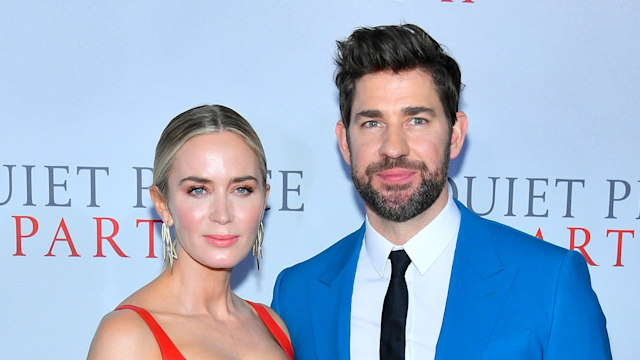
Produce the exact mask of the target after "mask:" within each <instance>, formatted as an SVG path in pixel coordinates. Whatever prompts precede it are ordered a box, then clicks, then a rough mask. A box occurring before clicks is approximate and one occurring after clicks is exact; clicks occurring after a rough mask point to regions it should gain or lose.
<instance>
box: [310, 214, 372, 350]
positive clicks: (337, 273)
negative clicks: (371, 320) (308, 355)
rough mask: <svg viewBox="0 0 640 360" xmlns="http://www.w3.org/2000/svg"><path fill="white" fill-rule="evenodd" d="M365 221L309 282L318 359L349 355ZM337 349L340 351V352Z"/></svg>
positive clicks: (342, 242)
mask: <svg viewBox="0 0 640 360" xmlns="http://www.w3.org/2000/svg"><path fill="white" fill-rule="evenodd" d="M364 228H365V227H364V224H363V225H362V227H361V228H360V229H359V230H358V231H356V232H354V233H352V234H351V235H349V236H348V237H347V238H345V239H344V240H343V241H341V243H340V248H339V249H336V251H335V252H334V257H333V259H332V260H331V261H329V262H328V263H327V266H326V268H325V269H324V271H323V272H322V273H321V275H320V276H319V278H318V279H317V281H313V282H311V283H309V294H310V295H311V296H310V300H309V301H310V302H311V307H310V309H312V310H311V311H312V314H311V321H312V328H313V336H314V342H315V344H318V347H317V348H316V351H317V356H318V359H349V357H350V349H349V347H350V346H349V345H350V338H351V297H352V295H353V281H354V278H355V274H356V266H357V264H358V256H359V254H360V248H361V246H362V239H363V236H364ZM336 349H337V354H336V352H335V351H336Z"/></svg>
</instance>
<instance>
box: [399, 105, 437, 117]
mask: <svg viewBox="0 0 640 360" xmlns="http://www.w3.org/2000/svg"><path fill="white" fill-rule="evenodd" d="M425 112H426V113H429V114H431V115H433V116H435V115H436V112H435V110H433V109H432V108H428V107H425V106H409V107H406V108H404V109H402V113H403V114H405V115H409V116H412V115H418V114H421V113H425Z"/></svg>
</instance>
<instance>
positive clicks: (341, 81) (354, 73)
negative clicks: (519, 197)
mask: <svg viewBox="0 0 640 360" xmlns="http://www.w3.org/2000/svg"><path fill="white" fill-rule="evenodd" d="M336 63H337V66H338V71H337V73H336V84H337V86H338V89H339V91H340V110H341V117H342V119H341V121H339V122H338V123H337V124H336V135H337V137H338V144H339V147H340V151H341V152H342V155H343V157H344V160H345V161H346V162H347V163H348V164H349V165H350V167H351V175H352V178H353V182H354V185H355V187H356V189H357V190H358V192H359V193H360V195H361V197H362V198H363V200H364V202H365V210H366V215H367V216H366V221H365V223H364V224H363V225H362V227H361V228H360V229H359V230H357V231H356V232H354V233H353V234H351V235H349V236H347V237H345V238H344V239H342V240H341V241H339V242H338V243H336V244H334V245H333V246H331V247H330V248H328V249H327V250H325V251H324V252H322V253H321V254H319V255H317V256H315V257H314V258H312V259H310V260H308V261H305V262H303V263H301V264H298V265H296V266H293V267H291V268H289V269H286V270H284V271H283V272H282V273H281V274H280V275H279V276H278V279H277V281H276V285H275V289H274V295H273V303H272V307H273V308H274V309H275V310H276V311H277V312H278V313H279V314H280V315H281V316H282V318H283V319H284V321H285V322H286V324H287V326H288V327H289V331H290V333H291V338H292V341H293V347H294V349H295V352H296V359H298V360H305V359H349V358H351V359H375V358H381V359H396V358H397V359H405V358H406V359H434V358H435V359H465V360H466V359H608V358H611V353H610V347H609V340H608V336H607V331H606V324H605V318H604V315H603V313H602V310H601V308H600V305H599V303H598V300H597V297H596V295H595V294H594V292H593V290H592V289H591V284H590V279H589V273H588V269H587V266H586V263H585V261H584V259H583V258H582V257H581V256H580V254H578V253H577V252H572V251H568V250H566V249H562V248H560V247H557V246H555V245H552V244H549V243H546V242H544V241H542V240H540V239H537V238H534V237H531V236H529V235H526V234H524V233H521V232H518V231H517V230H514V229H512V228H509V227H507V226H504V225H501V224H498V223H495V222H491V221H488V220H485V219H482V218H480V217H478V216H476V215H475V214H473V213H472V212H470V211H469V210H468V209H467V208H465V207H464V206H463V205H462V204H460V203H459V202H457V201H456V200H454V199H453V198H452V197H451V194H450V192H449V191H448V188H447V177H448V175H447V173H448V165H449V160H450V159H453V158H455V157H456V156H458V154H460V150H461V148H462V145H463V143H464V139H465V134H466V131H467V117H466V115H465V114H464V113H463V112H462V111H459V110H458V100H459V94H460V70H459V68H458V65H457V64H456V62H455V61H454V60H453V59H452V58H451V57H449V56H448V55H447V54H445V53H444V51H443V50H442V48H441V47H440V45H439V44H438V43H437V42H436V41H435V40H433V39H432V38H431V37H430V36H429V35H428V34H427V33H426V32H424V31H423V30H422V29H420V28H419V27H417V26H415V25H410V24H407V25H401V26H380V27H376V28H361V29H358V30H356V31H355V32H354V33H353V34H352V35H351V36H350V37H349V38H348V39H347V40H345V41H343V42H339V43H338V54H337V58H336ZM389 258H391V259H389ZM401 263H404V265H401ZM409 263H410V265H409ZM405 269H406V270H405ZM394 274H395V276H394ZM390 278H391V280H390Z"/></svg>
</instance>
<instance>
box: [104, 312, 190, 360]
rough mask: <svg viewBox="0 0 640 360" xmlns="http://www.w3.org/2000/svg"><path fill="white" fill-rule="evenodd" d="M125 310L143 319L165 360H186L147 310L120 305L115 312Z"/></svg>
mask: <svg viewBox="0 0 640 360" xmlns="http://www.w3.org/2000/svg"><path fill="white" fill-rule="evenodd" d="M124 309H128V310H133V311H135V312H136V313H137V314H138V315H139V316H140V317H141V318H142V320H144V322H145V323H147V326H149V329H150V330H151V332H152V333H153V336H154V337H155V338H156V341H157V342H158V346H159V347H160V353H161V354H162V359H163V360H186V359H185V358H184V356H182V354H181V353H180V350H178V348H177V347H176V345H175V344H174V343H173V341H171V339H169V336H167V334H166V333H165V332H164V330H162V327H160V324H158V322H157V321H156V319H154V318H153V316H151V314H149V312H148V311H147V310H145V309H143V308H140V307H137V306H134V305H120V306H118V307H117V308H116V309H115V310H114V311H118V310H124Z"/></svg>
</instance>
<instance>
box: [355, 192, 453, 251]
mask: <svg viewBox="0 0 640 360" xmlns="http://www.w3.org/2000/svg"><path fill="white" fill-rule="evenodd" d="M448 199H449V191H448V189H447V187H446V186H445V188H444V189H442V192H441V193H440V196H438V198H437V199H436V201H435V202H434V203H433V204H432V205H431V207H429V208H428V209H427V210H425V211H424V212H422V213H421V214H418V215H417V216H415V217H413V218H411V219H409V220H407V221H404V222H396V221H391V220H387V219H384V218H382V217H380V215H378V214H377V213H375V212H374V211H372V210H371V209H370V208H369V207H368V206H365V211H366V213H367V217H368V218H369V222H370V223H371V226H373V228H374V229H375V230H376V231H377V232H378V233H380V235H382V236H384V237H385V238H386V239H387V240H389V241H390V242H392V243H393V244H396V245H403V244H405V243H406V242H407V241H409V239H411V238H412V237H413V236H414V235H415V234H417V233H418V232H419V231H420V230H422V229H423V228H424V227H425V226H427V225H429V223H431V221H433V219H435V218H436V216H438V214H440V212H441V211H442V209H444V207H445V206H446V205H447V200H448Z"/></svg>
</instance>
